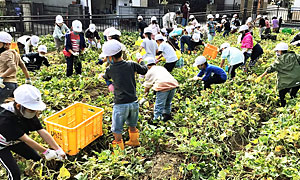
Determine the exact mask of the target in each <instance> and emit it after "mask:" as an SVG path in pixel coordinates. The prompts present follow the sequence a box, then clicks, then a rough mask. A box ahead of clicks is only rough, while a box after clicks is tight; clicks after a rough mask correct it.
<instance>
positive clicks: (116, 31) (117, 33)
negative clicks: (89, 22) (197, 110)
mask: <svg viewBox="0 0 300 180" xmlns="http://www.w3.org/2000/svg"><path fill="white" fill-rule="evenodd" d="M115 35H117V36H121V32H120V31H119V30H117V29H115V30H111V31H110V32H109V34H108V36H115Z"/></svg>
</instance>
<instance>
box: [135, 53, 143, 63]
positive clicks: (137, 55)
mask: <svg viewBox="0 0 300 180" xmlns="http://www.w3.org/2000/svg"><path fill="white" fill-rule="evenodd" d="M135 57H136V59H137V60H138V61H139V60H140V59H142V58H143V57H142V55H141V54H140V53H136V54H135Z"/></svg>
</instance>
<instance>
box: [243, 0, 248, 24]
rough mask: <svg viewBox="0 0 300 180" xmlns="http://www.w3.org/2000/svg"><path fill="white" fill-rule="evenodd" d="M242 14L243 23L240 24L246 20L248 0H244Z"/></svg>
mask: <svg viewBox="0 0 300 180" xmlns="http://www.w3.org/2000/svg"><path fill="white" fill-rule="evenodd" d="M244 3H245V4H244V14H243V21H242V24H245V22H246V18H247V8H248V0H245V2H244Z"/></svg>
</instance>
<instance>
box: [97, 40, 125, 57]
mask: <svg viewBox="0 0 300 180" xmlns="http://www.w3.org/2000/svg"><path fill="white" fill-rule="evenodd" d="M120 51H122V44H121V43H120V42H119V41H117V40H115V39H112V40H109V41H106V42H105V43H104V44H103V46H102V53H101V54H100V56H101V57H107V56H113V55H116V54H118V53H119V52H120Z"/></svg>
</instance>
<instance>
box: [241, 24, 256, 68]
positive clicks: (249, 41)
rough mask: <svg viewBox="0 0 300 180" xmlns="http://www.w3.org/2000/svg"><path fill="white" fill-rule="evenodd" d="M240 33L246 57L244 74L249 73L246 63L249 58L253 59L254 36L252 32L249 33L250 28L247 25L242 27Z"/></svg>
mask: <svg viewBox="0 0 300 180" xmlns="http://www.w3.org/2000/svg"><path fill="white" fill-rule="evenodd" d="M239 33H241V34H242V36H241V44H242V45H241V49H242V52H243V53H244V56H245V61H244V64H243V68H244V72H247V68H246V62H247V60H248V58H250V57H251V54H252V49H253V36H252V34H251V32H249V27H248V26H247V25H242V26H241V27H240V29H239Z"/></svg>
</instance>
